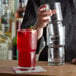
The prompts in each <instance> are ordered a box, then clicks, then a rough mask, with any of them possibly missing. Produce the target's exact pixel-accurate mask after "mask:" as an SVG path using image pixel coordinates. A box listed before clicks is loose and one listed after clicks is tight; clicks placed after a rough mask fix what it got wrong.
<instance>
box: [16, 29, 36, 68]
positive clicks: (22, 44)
mask: <svg viewBox="0 0 76 76" xmlns="http://www.w3.org/2000/svg"><path fill="white" fill-rule="evenodd" d="M36 48H37V31H36V30H33V29H20V30H18V32H17V49H18V50H19V53H18V64H19V66H21V67H34V66H35V50H36Z"/></svg>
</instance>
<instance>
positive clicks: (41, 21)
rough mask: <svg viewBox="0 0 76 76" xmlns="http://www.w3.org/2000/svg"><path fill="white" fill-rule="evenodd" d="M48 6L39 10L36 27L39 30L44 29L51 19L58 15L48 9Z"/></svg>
mask: <svg viewBox="0 0 76 76" xmlns="http://www.w3.org/2000/svg"><path fill="white" fill-rule="evenodd" d="M46 8H47V5H46V4H44V5H41V6H40V7H39V9H38V14H37V21H36V24H35V25H36V26H37V28H44V27H46V26H47V24H48V22H49V17H50V16H52V15H53V14H55V13H56V11H55V10H51V9H49V10H48V9H46Z"/></svg>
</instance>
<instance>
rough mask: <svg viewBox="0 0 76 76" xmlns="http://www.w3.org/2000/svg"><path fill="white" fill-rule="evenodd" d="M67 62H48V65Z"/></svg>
mask: <svg viewBox="0 0 76 76" xmlns="http://www.w3.org/2000/svg"><path fill="white" fill-rule="evenodd" d="M64 63H65V62H48V65H52V66H59V65H63V64H64Z"/></svg>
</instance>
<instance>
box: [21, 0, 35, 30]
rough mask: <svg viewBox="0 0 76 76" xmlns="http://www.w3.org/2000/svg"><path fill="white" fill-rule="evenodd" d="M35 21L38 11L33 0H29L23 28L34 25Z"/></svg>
mask: <svg viewBox="0 0 76 76" xmlns="http://www.w3.org/2000/svg"><path fill="white" fill-rule="evenodd" d="M35 21H36V12H35V9H34V4H33V2H32V0H28V4H27V7H26V10H25V16H24V19H23V22H22V25H21V29H24V28H28V27H29V26H31V25H34V23H35Z"/></svg>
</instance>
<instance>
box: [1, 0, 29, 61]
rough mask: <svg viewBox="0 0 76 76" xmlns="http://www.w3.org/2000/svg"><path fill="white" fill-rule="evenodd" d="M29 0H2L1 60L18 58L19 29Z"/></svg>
mask: <svg viewBox="0 0 76 76" xmlns="http://www.w3.org/2000/svg"><path fill="white" fill-rule="evenodd" d="M27 2H28V0H0V60H17V59H18V50H17V30H18V29H20V26H21V23H22V21H23V17H24V14H25V10H26V6H27Z"/></svg>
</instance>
